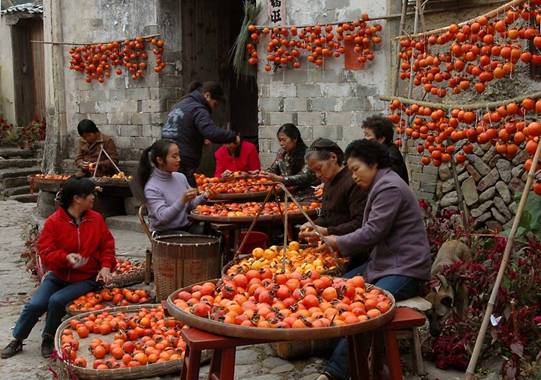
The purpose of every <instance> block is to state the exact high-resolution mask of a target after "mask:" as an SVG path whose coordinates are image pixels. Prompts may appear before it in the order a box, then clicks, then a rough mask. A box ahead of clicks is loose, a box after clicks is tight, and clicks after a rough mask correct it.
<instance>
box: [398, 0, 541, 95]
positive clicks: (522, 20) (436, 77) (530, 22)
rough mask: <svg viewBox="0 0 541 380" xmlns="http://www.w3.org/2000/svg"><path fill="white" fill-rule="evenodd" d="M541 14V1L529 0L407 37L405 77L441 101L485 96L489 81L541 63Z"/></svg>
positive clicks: (403, 44)
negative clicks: (464, 95)
mask: <svg viewBox="0 0 541 380" xmlns="http://www.w3.org/2000/svg"><path fill="white" fill-rule="evenodd" d="M540 10H541V0H529V1H523V2H522V3H519V4H516V5H515V6H514V7H513V8H510V9H509V10H507V11H505V12H500V13H498V14H495V15H494V16H493V17H490V18H489V17H486V16H480V17H478V18H477V19H475V20H474V21H472V22H468V23H465V24H461V26H459V25H457V24H452V25H450V26H449V27H448V28H446V29H445V30H443V31H441V32H439V33H434V34H430V35H422V36H418V37H413V38H409V37H405V38H402V39H401V40H400V53H399V57H400V60H401V61H400V70H401V72H400V78H401V79H404V80H407V79H409V78H410V76H412V75H413V84H414V85H416V86H423V88H424V90H425V91H426V92H428V93H431V94H433V95H436V96H439V97H445V96H446V95H447V94H448V93H450V92H452V93H454V94H458V93H460V92H462V91H466V90H469V89H474V90H475V91H476V92H477V93H482V92H484V91H485V89H486V87H487V84H488V83H489V82H491V81H493V80H497V79H501V78H504V77H509V76H511V75H512V73H513V72H514V71H515V70H516V67H517V66H518V65H524V64H529V63H530V62H532V63H534V64H540V63H541V54H540V51H539V49H541V34H540V32H539V30H540V24H541V12H540ZM530 44H531V45H532V46H533V49H530V47H529V45H530Z"/></svg>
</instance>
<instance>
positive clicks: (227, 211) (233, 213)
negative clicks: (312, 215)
mask: <svg viewBox="0 0 541 380" xmlns="http://www.w3.org/2000/svg"><path fill="white" fill-rule="evenodd" d="M260 207H261V203H259V202H245V203H216V204H213V205H199V206H197V207H196V208H195V210H194V211H193V213H194V214H199V215H208V216H223V217H245V216H256V215H257V212H258V211H259V209H260ZM319 207H320V204H319V203H317V202H312V203H311V204H310V205H303V208H304V210H305V211H309V210H315V209H318V208H319ZM287 209H288V212H289V213H300V210H299V209H298V207H297V206H296V205H295V204H294V203H292V202H291V203H289V204H288V205H287ZM284 211H285V205H284V203H280V205H278V204H277V203H276V202H268V203H265V207H264V209H263V211H262V212H261V214H260V215H263V216H268V215H280V214H281V213H283V212H284Z"/></svg>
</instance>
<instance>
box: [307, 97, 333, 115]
mask: <svg viewBox="0 0 541 380" xmlns="http://www.w3.org/2000/svg"><path fill="white" fill-rule="evenodd" d="M337 100H338V99H337V98H332V97H325V98H319V97H318V98H310V99H308V104H309V106H310V108H309V111H315V112H317V111H337V110H336V103H337Z"/></svg>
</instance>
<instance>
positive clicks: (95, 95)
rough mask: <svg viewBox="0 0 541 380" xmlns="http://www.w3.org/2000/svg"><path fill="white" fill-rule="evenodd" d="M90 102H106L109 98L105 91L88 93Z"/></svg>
mask: <svg viewBox="0 0 541 380" xmlns="http://www.w3.org/2000/svg"><path fill="white" fill-rule="evenodd" d="M87 99H88V101H95V102H97V101H104V100H108V96H107V93H106V92H104V91H103V90H101V91H96V90H95V91H88V97H87Z"/></svg>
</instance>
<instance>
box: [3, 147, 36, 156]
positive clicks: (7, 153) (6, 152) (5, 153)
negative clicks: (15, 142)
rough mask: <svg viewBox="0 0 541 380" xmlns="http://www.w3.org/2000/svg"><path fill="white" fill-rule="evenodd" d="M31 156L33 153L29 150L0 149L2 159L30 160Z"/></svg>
mask: <svg viewBox="0 0 541 380" xmlns="http://www.w3.org/2000/svg"><path fill="white" fill-rule="evenodd" d="M33 156H34V151H33V150H30V149H19V148H0V157H4V158H12V157H26V158H30V157H33Z"/></svg>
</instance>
